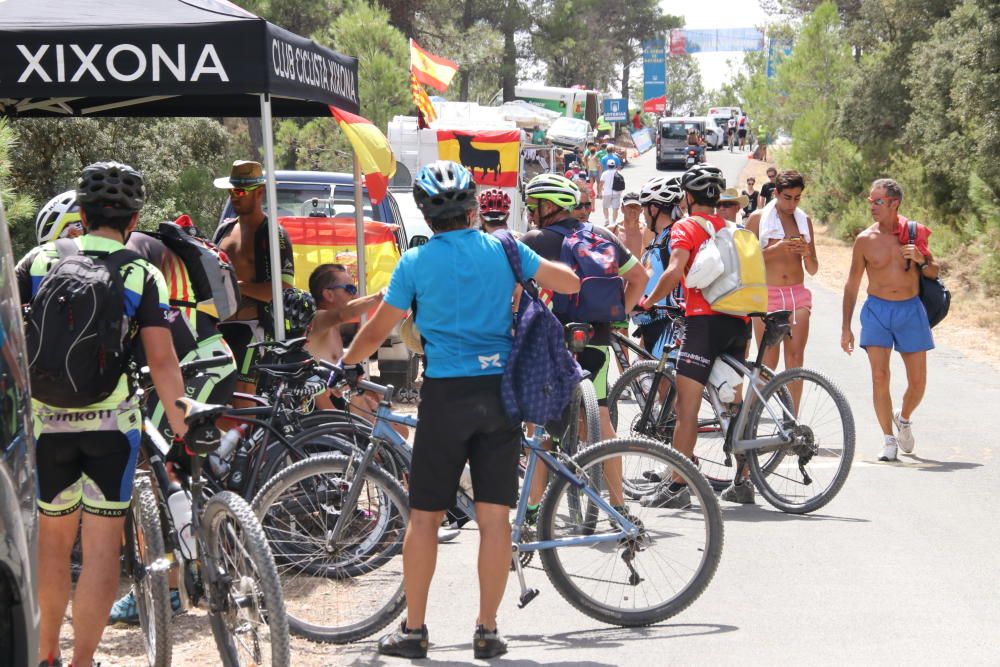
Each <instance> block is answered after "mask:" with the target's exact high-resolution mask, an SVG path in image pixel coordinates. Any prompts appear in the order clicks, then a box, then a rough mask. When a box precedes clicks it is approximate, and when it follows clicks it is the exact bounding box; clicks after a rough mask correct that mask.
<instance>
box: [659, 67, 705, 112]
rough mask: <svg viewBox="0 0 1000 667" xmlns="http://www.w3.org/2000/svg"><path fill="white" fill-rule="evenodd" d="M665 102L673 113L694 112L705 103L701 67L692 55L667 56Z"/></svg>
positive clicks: (700, 108) (699, 109)
mask: <svg viewBox="0 0 1000 667" xmlns="http://www.w3.org/2000/svg"><path fill="white" fill-rule="evenodd" d="M667 102H668V103H669V104H670V108H671V113H673V114H675V115H676V114H682V113H683V114H687V113H690V114H696V113H698V112H700V111H702V107H704V106H705V105H706V100H705V87H704V86H703V85H702V83H701V68H700V67H698V61H697V60H695V59H694V56H691V55H689V54H684V55H681V56H668V57H667Z"/></svg>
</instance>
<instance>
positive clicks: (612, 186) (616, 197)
mask: <svg viewBox="0 0 1000 667" xmlns="http://www.w3.org/2000/svg"><path fill="white" fill-rule="evenodd" d="M606 164H607V167H605V169H604V171H603V172H602V173H601V180H600V181H598V183H597V195H598V196H599V197H600V198H601V205H602V208H603V209H604V225H605V226H608V225H609V224H614V223H615V222H617V221H618V209H619V207H621V204H622V193H623V192H624V191H625V177H624V176H622V175H621V174H620V173H619V172H618V161H617V160H615V159H614V158H612V159H610V160H608V161H607V163H606Z"/></svg>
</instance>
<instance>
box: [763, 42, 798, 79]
mask: <svg viewBox="0 0 1000 667" xmlns="http://www.w3.org/2000/svg"><path fill="white" fill-rule="evenodd" d="M790 55H792V40H790V39H787V38H781V39H769V40H768V41H767V78H769V79H771V78H774V68H775V67H776V66H777V65H778V63H780V62H781V61H782V60H783V59H784V58H787V57H788V56H790Z"/></svg>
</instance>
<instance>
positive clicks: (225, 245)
mask: <svg viewBox="0 0 1000 667" xmlns="http://www.w3.org/2000/svg"><path fill="white" fill-rule="evenodd" d="M264 180H265V179H264V170H263V167H261V165H260V163H259V162H251V161H247V160H237V161H236V162H234V163H233V168H232V171H231V172H230V175H229V176H228V177H227V176H223V177H221V178H217V179H215V187H217V188H222V189H224V190H229V197H230V200H231V201H232V204H233V211H234V212H235V213H236V215H237V217H236V218H230V219H228V220H224V221H223V223H222V224H221V225H219V228H218V229H217V230H215V238H214V239H213V240H214V242H215V244H216V245H217V246H219V247H220V248H221V249H222V250H223V251H225V253H226V255H228V256H229V259H230V261H231V262H232V263H233V267H234V268H235V269H236V277H237V279H238V280H239V286H240V295H241V296H242V299H241V302H240V308H239V310H238V311H237V312H236V314H235V315H234V316H233V317H232V318H230V319H229V320H227V321H226V322H223V323H222V324H220V325H219V331H221V332H222V335H223V337H224V338H225V339H226V342H227V343H228V344H229V347H230V348H231V349H232V351H233V355H234V356H235V358H236V371H237V383H236V391H237V392H243V393H253V392H254V390H255V389H256V385H257V382H256V378H255V377H254V374H253V373H252V372H251V370H250V367H251V366H252V365H253V363H254V360H255V359H256V352H257V350H256V348H251V347H248V346H249V345H250V344H251V343H254V342H260V341H263V340H264V339H265V337H266V336H267V337H269V336H272V335H273V334H274V324H273V322H272V321H271V316H270V314H269V312H268V309H267V308H266V306H267V304H269V303H271V295H272V292H271V261H270V255H269V248H270V241H269V240H268V234H267V216H266V215H264ZM278 244H279V247H280V255H281V260H280V261H281V283H282V288H283V289H284V288H289V287H292V281H293V280H294V279H295V265H294V262H293V260H292V242H291V241H290V240H289V238H288V233H287V232H286V231H285V230H284V228H283V227H281V226H280V225H279V226H278Z"/></svg>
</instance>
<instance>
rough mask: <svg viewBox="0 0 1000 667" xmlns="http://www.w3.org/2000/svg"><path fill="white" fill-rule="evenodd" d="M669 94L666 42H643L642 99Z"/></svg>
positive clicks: (646, 99) (659, 40) (660, 40)
mask: <svg viewBox="0 0 1000 667" xmlns="http://www.w3.org/2000/svg"><path fill="white" fill-rule="evenodd" d="M666 94H667V58H666V44H665V42H664V41H663V40H662V39H652V40H647V41H645V42H643V44H642V99H643V101H644V104H643V109H644V110H646V111H649V109H646V108H645V102H646V101H648V100H651V99H655V98H658V97H664V96H665V95H666Z"/></svg>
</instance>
